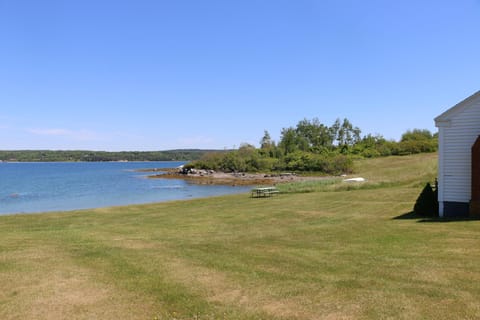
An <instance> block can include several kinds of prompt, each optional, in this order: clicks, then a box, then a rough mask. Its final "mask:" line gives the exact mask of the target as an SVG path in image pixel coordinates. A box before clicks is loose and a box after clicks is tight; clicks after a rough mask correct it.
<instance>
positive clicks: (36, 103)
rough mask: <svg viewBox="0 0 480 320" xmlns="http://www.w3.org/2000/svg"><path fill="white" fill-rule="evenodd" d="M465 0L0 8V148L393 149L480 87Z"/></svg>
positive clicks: (479, 10) (103, 1)
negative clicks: (344, 126) (336, 128)
mask: <svg viewBox="0 0 480 320" xmlns="http://www.w3.org/2000/svg"><path fill="white" fill-rule="evenodd" d="M479 31H480V1H479V0H455V1H452V0H449V1H445V0H435V1H431V0H422V1H417V0H415V1H413V0H405V1H390V0H383V1H381V0H364V1H358V0H344V1H342V0H325V1H324V0H289V1H286V0H256V1H253V0H232V1H229V0H222V1H220V0H217V1H214V0H202V1H199V0H175V1H169V0H152V1H149V0H81V1H80V0H63V1H60V0H57V1H53V0H42V1H37V0H0V149H91V150H111V151H118V150H167V149H174V148H220V149H223V148H232V147H234V146H236V147H238V146H239V145H240V144H241V143H251V144H255V145H258V142H259V140H260V139H261V137H262V136H263V132H264V130H268V131H269V132H270V134H271V136H272V137H273V138H274V139H275V140H277V141H278V139H279V136H280V131H281V129H282V128H284V127H289V126H295V125H296V124H297V122H298V121H300V120H302V119H303V118H308V119H312V118H314V117H318V118H319V119H320V121H321V122H322V123H324V124H326V125H331V124H332V123H333V122H334V121H335V119H336V118H344V117H346V118H348V119H349V120H350V121H351V122H352V123H353V124H354V125H356V126H358V127H360V128H361V129H362V133H363V134H368V133H372V134H381V135H383V136H384V137H385V138H388V139H395V140H398V139H399V138H400V136H401V134H402V133H403V132H405V131H406V130H408V129H413V128H422V129H423V128H425V129H429V130H431V131H436V129H435V127H434V123H433V118H434V117H435V116H437V115H439V114H440V113H442V112H443V111H445V110H446V109H448V108H449V107H451V106H453V105H454V104H456V103H457V102H459V101H460V100H462V99H464V98H466V97H467V96H469V95H470V94H473V93H474V92H476V91H477V90H480V85H479V75H480V60H479V57H480V41H478V39H479V37H478V32H479Z"/></svg>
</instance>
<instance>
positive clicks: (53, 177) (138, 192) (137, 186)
mask: <svg viewBox="0 0 480 320" xmlns="http://www.w3.org/2000/svg"><path fill="white" fill-rule="evenodd" d="M183 163H184V162H168V161H167V162H53V163H37V162H35V163H33V162H32V163H12V162H3V163H0V214H12V213H37V212H46V211H58V210H62V211H63V210H75V209H87V208H99V207H106V206H117V205H129V204H140V203H151V202H162V201H169V200H181V199H190V198H200V197H208V196H215V195H224V194H231V193H239V192H246V191H248V190H249V188H248V187H232V186H212V185H195V184H189V183H187V182H186V181H184V180H172V179H148V178H147V176H148V175H150V174H152V173H143V172H137V171H135V170H137V169H144V168H172V167H177V166H179V165H182V164H183Z"/></svg>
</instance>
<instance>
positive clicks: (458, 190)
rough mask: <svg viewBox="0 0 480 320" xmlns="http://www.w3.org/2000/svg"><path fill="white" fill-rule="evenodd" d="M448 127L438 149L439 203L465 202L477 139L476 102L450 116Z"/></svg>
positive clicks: (479, 105) (479, 115)
mask: <svg viewBox="0 0 480 320" xmlns="http://www.w3.org/2000/svg"><path fill="white" fill-rule="evenodd" d="M449 120H450V125H449V126H446V127H440V128H439V129H440V130H443V141H442V142H441V143H442V144H443V145H442V146H441V147H440V152H442V155H441V157H443V168H442V171H443V172H440V174H441V175H443V177H442V178H441V179H440V180H441V181H442V200H443V201H453V202H469V201H470V198H471V190H470V188H471V184H470V182H471V149H472V146H473V144H474V143H475V140H476V139H477V137H478V136H479V135H480V98H477V99H473V100H470V101H468V105H466V106H465V107H464V108H462V109H461V110H459V112H458V113H456V114H452V115H451V118H450V119H449Z"/></svg>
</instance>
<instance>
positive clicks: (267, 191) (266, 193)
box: [252, 187, 280, 198]
mask: <svg viewBox="0 0 480 320" xmlns="http://www.w3.org/2000/svg"><path fill="white" fill-rule="evenodd" d="M279 192H280V191H278V189H277V188H275V187H257V188H253V189H252V198H260V197H271V196H273V195H274V194H276V193H279Z"/></svg>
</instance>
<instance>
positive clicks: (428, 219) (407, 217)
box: [392, 211, 480, 223]
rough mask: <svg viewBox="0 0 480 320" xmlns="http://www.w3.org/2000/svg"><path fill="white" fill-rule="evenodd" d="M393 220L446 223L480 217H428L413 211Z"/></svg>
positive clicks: (474, 219)
mask: <svg viewBox="0 0 480 320" xmlns="http://www.w3.org/2000/svg"><path fill="white" fill-rule="evenodd" d="M392 220H417V221H416V222H417V223H434V222H438V223H445V222H460V221H479V220H480V217H443V218H440V217H426V216H422V215H419V214H416V213H415V212H413V211H410V212H407V213H404V214H401V215H399V216H397V217H394V218H392Z"/></svg>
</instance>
